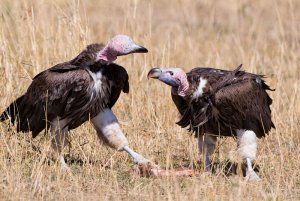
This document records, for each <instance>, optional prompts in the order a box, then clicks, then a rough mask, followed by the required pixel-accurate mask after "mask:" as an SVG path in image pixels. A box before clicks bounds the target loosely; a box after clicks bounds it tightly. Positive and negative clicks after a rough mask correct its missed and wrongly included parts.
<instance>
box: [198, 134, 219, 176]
mask: <svg viewBox="0 0 300 201" xmlns="http://www.w3.org/2000/svg"><path fill="white" fill-rule="evenodd" d="M216 141H217V137H215V136H211V135H207V134H204V135H201V136H199V137H198V149H199V155H200V156H202V157H203V159H204V158H205V162H204V166H205V171H207V172H208V171H211V167H212V154H213V153H214V151H215V148H216Z"/></svg>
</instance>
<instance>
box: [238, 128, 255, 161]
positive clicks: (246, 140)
mask: <svg viewBox="0 0 300 201" xmlns="http://www.w3.org/2000/svg"><path fill="white" fill-rule="evenodd" d="M236 133H237V143H238V152H239V154H240V155H241V156H242V157H243V158H249V159H251V160H254V159H255V158H256V152H257V142H256V135H255V133H254V132H253V131H251V130H243V129H238V130H236Z"/></svg>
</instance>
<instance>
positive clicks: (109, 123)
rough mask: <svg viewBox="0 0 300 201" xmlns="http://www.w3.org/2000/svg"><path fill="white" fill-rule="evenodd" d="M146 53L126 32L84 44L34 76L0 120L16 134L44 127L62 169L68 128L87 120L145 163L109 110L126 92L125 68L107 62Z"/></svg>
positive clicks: (36, 131) (34, 132) (100, 133)
mask: <svg viewBox="0 0 300 201" xmlns="http://www.w3.org/2000/svg"><path fill="white" fill-rule="evenodd" d="M146 52H148V50H147V49H146V48H144V47H142V46H140V45H137V44H136V43H135V42H134V41H133V40H132V39H131V38H130V37H128V36H126V35H117V36H115V37H113V38H112V39H111V40H110V41H109V42H108V43H107V44H106V45H103V44H91V45H88V46H87V47H86V49H85V50H83V51H82V52H81V53H80V54H79V55H78V56H76V57H75V58H74V59H72V60H70V61H68V62H64V63H60V64H57V65H55V66H53V67H51V68H49V69H47V70H45V71H43V72H41V73H39V74H37V75H36V76H35V77H34V78H33V80H32V83H31V84H30V86H29V87H28V89H27V91H26V93H25V94H24V95H22V96H20V97H19V98H17V99H16V100H15V101H13V102H12V103H11V104H10V105H9V106H8V107H7V109H5V111H4V112H3V113H2V114H1V116H0V120H1V121H5V120H7V119H8V120H9V121H10V122H11V124H13V125H15V126H16V129H17V131H18V132H32V137H33V138H34V137H36V136H37V135H38V134H39V133H41V131H43V130H46V131H47V130H50V135H51V143H52V148H53V149H54V150H55V151H56V152H57V153H58V154H59V161H60V164H61V167H62V168H67V167H68V166H67V164H66V162H65V160H64V157H63V148H64V147H65V146H66V145H67V144H68V143H69V137H68V132H69V131H70V130H72V129H75V128H77V127H78V126H80V125H81V124H83V123H84V122H86V121H88V120H91V123H92V124H93V126H94V128H95V129H96V131H97V135H98V137H99V138H100V139H101V140H102V141H104V142H105V143H106V144H108V145H109V146H111V147H113V148H115V149H117V150H119V151H123V150H124V151H126V152H127V153H128V154H129V155H130V156H132V157H133V159H134V161H135V162H136V163H141V164H143V163H147V164H148V163H149V162H151V161H149V160H147V159H145V158H144V157H143V156H142V155H140V154H138V153H136V152H134V151H133V150H132V149H131V148H130V147H129V145H128V141H127V138H126V137H125V135H124V134H123V132H122V130H121V128H120V126H119V124H118V119H117V117H116V116H115V115H114V113H113V112H112V110H111V108H112V107H113V105H114V104H115V103H116V101H117V100H118V98H119V95H120V93H121V91H123V92H124V93H128V92H129V83H128V74H127V72H126V70H125V69H124V68H123V67H122V66H119V65H117V64H115V63H113V61H115V60H116V59H117V57H118V56H122V55H127V54H131V53H146Z"/></svg>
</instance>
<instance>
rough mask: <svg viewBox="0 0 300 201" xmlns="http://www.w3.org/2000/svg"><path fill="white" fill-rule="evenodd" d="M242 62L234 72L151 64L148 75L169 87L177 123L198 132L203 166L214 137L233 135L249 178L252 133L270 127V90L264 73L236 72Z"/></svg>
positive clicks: (254, 145)
mask: <svg viewBox="0 0 300 201" xmlns="http://www.w3.org/2000/svg"><path fill="white" fill-rule="evenodd" d="M241 67H242V65H240V66H239V67H238V68H236V69H235V70H233V71H227V70H220V69H215V68H194V69H192V70H191V71H190V72H189V73H185V72H184V71H183V70H182V69H181V68H153V69H151V70H150V71H149V73H148V78H154V79H158V80H160V81H162V82H164V83H165V84H168V85H170V86H171V87H172V90H171V95H172V99H173V101H174V103H175V105H176V107H177V109H178V111H179V113H180V115H181V119H180V120H179V121H178V122H177V124H178V125H179V126H181V127H182V128H185V127H189V130H191V131H193V132H195V133H196V135H197V136H198V143H199V152H200V153H201V154H202V153H203V151H204V150H205V151H206V153H205V166H206V170H210V168H211V155H212V154H213V152H214V150H215V146H216V138H217V136H235V137H237V142H238V151H239V153H240V155H241V156H242V157H243V158H244V159H245V161H246V163H247V172H246V175H247V177H248V179H249V180H259V177H258V175H257V174H256V173H255V172H254V171H253V168H252V164H251V161H252V160H254V159H255V158H256V150H257V143H256V137H257V138H261V137H264V136H265V135H266V134H267V133H268V132H269V131H270V130H271V128H275V126H274V124H273V122H272V120H271V109H270V105H271V104H272V99H271V98H270V97H269V95H268V93H267V90H272V89H271V88H270V87H269V86H268V85H267V84H266V83H265V81H264V80H263V76H261V75H257V74H252V73H247V72H244V71H241V70H240V68H241Z"/></svg>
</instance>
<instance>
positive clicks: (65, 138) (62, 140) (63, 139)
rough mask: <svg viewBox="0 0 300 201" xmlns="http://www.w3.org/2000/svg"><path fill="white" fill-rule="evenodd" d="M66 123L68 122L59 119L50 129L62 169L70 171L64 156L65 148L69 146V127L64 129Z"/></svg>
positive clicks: (53, 146)
mask: <svg viewBox="0 0 300 201" xmlns="http://www.w3.org/2000/svg"><path fill="white" fill-rule="evenodd" d="M66 122H67V120H59V117H57V118H56V119H55V120H53V121H52V122H51V127H50V132H51V144H52V148H53V149H54V150H55V151H56V152H57V153H58V154H59V162H60V166H61V169H68V165H67V164H66V162H65V159H64V155H63V149H64V147H65V146H66V145H68V144H69V135H68V127H64V126H65V125H66Z"/></svg>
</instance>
